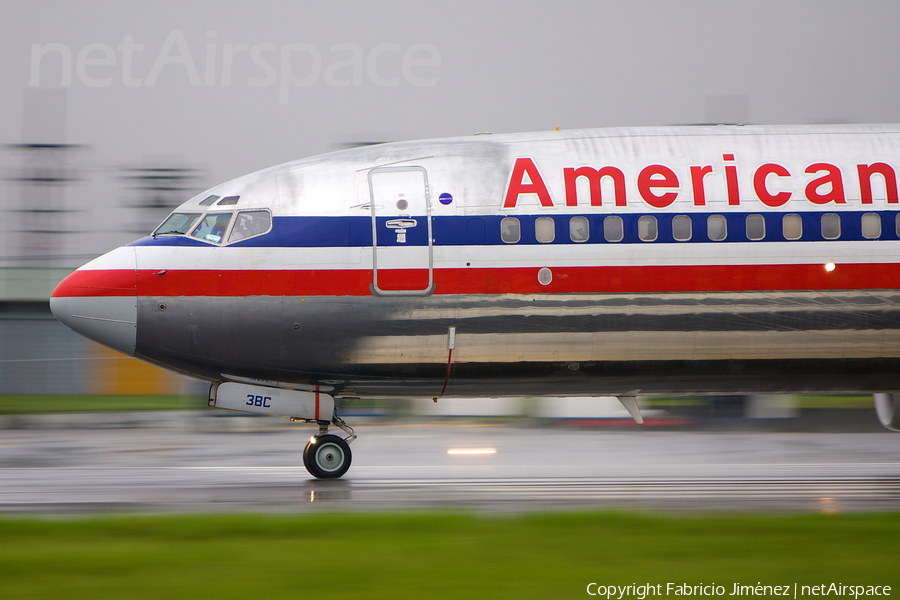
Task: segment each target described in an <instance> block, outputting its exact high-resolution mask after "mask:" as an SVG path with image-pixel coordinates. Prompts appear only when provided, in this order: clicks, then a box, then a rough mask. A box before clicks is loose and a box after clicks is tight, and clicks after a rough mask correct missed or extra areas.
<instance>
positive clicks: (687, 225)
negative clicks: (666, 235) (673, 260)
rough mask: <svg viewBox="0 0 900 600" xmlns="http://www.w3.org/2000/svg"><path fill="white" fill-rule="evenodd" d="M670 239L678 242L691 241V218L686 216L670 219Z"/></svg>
mask: <svg viewBox="0 0 900 600" xmlns="http://www.w3.org/2000/svg"><path fill="white" fill-rule="evenodd" d="M672 237H673V238H675V239H676V240H677V241H679V242H686V241H688V240H689V239H691V218H690V217H689V216H687V215H678V216H677V217H675V218H674V219H672Z"/></svg>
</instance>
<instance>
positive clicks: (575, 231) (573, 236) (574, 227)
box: [569, 217, 591, 243]
mask: <svg viewBox="0 0 900 600" xmlns="http://www.w3.org/2000/svg"><path fill="white" fill-rule="evenodd" d="M590 237H591V228H590V224H589V223H588V220H587V217H572V218H571V219H569V239H570V240H572V241H573V242H579V243H580V242H586V241H588V239H589V238H590Z"/></svg>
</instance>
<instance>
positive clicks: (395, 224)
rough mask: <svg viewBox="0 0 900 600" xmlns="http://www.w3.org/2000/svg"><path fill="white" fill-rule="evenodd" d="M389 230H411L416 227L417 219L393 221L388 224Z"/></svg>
mask: <svg viewBox="0 0 900 600" xmlns="http://www.w3.org/2000/svg"><path fill="white" fill-rule="evenodd" d="M385 225H387V227H388V229H409V228H410V227H415V226H416V220H415V219H391V220H390V221H388V222H387V223H385Z"/></svg>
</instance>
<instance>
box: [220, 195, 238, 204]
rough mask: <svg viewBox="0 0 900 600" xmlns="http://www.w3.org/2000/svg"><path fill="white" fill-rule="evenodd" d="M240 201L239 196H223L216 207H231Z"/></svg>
mask: <svg viewBox="0 0 900 600" xmlns="http://www.w3.org/2000/svg"><path fill="white" fill-rule="evenodd" d="M240 199H241V197H240V196H225V197H224V198H222V199H221V200H219V201H218V202H217V203H216V206H231V205H233V204H237V203H238V200H240Z"/></svg>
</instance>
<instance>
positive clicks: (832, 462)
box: [0, 423, 900, 513]
mask: <svg viewBox="0 0 900 600" xmlns="http://www.w3.org/2000/svg"><path fill="white" fill-rule="evenodd" d="M311 433H312V430H311V428H309V427H308V426H307V427H301V426H297V427H284V428H249V429H244V430H228V429H210V428H198V427H186V428H170V429H97V430H89V429H88V430H84V429H82V430H67V429H47V430H3V431H0V510H3V511H5V512H53V513H66V512H73V511H74V512H94V511H116V512H121V511H126V512H130V511H141V512H233V511H254V512H261V511H272V512H297V511H312V510H335V509H337V510H394V509H404V508H414V509H445V508H452V509H475V510H486V511H499V512H503V511H521V510H548V509H558V508H592V507H593V508H599V507H607V508H608V507H621V508H635V507H640V508H649V509H654V510H656V509H663V510H682V509H687V510H691V509H714V510H718V509H724V510H728V509H746V510H810V511H823V512H838V511H841V512H842V511H870V510H900V435H891V434H889V433H884V434H882V433H727V432H726V433H721V432H716V433H710V432H664V431H653V430H628V431H608V430H603V431H597V430H584V429H579V428H567V427H559V426H556V427H534V428H528V427H521V426H514V425H496V424H494V425H484V424H480V423H462V424H459V423H455V424H446V423H445V424H435V423H431V424H421V423H419V424H415V423H409V424H392V425H370V426H361V427H358V428H357V433H358V434H359V435H360V437H359V439H358V440H357V441H355V442H354V443H353V444H352V446H351V448H352V450H353V466H352V467H351V468H350V471H349V472H348V473H347V475H345V476H344V478H343V479H341V480H337V481H316V480H314V479H312V478H311V477H310V476H309V474H308V473H307V472H306V470H305V469H304V468H303V463H302V457H301V454H300V452H301V450H302V448H303V446H304V445H305V443H306V441H307V440H308V438H309V435H310V434H311ZM473 451H479V452H478V453H470V452H473Z"/></svg>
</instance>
